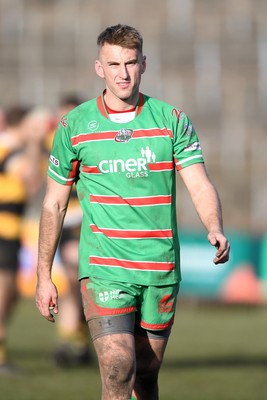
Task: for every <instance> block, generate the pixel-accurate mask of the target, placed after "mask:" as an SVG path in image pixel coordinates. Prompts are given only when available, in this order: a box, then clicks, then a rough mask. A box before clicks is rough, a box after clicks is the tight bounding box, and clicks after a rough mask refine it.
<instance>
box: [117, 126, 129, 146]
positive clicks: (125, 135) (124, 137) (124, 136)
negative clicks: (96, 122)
mask: <svg viewBox="0 0 267 400" xmlns="http://www.w3.org/2000/svg"><path fill="white" fill-rule="evenodd" d="M132 136H133V130H132V129H124V128H123V129H121V130H120V131H119V132H118V133H117V135H116V136H115V142H124V143H127V142H129V140H130V139H131V138H132Z"/></svg>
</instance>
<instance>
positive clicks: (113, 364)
mask: <svg viewBox="0 0 267 400" xmlns="http://www.w3.org/2000/svg"><path fill="white" fill-rule="evenodd" d="M102 371H103V375H104V380H105V381H106V384H107V385H111V386H116V385H118V386H119V387H120V386H121V385H128V384H129V383H131V382H132V381H133V380H134V376H135V362H134V359H133V357H132V354H131V352H130V351H127V349H123V350H120V351H119V352H116V353H113V354H110V355H108V356H107V357H105V361H104V362H103V363H102Z"/></svg>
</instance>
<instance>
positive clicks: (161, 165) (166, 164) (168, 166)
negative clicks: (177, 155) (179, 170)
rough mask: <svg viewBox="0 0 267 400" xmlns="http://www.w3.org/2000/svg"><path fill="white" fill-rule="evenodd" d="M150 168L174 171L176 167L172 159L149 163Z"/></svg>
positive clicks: (151, 169) (152, 169)
mask: <svg viewBox="0 0 267 400" xmlns="http://www.w3.org/2000/svg"><path fill="white" fill-rule="evenodd" d="M148 168H149V170H150V171H172V170H173V168H174V167H173V162H172V161H159V162H156V163H151V164H148Z"/></svg>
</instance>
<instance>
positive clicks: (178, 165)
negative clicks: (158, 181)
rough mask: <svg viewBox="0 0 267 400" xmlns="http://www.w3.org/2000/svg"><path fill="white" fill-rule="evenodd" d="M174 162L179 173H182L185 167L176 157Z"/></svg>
mask: <svg viewBox="0 0 267 400" xmlns="http://www.w3.org/2000/svg"><path fill="white" fill-rule="evenodd" d="M174 162H175V166H176V170H177V171H180V170H181V169H183V167H182V166H181V165H180V164H179V161H178V160H177V158H175V157H174Z"/></svg>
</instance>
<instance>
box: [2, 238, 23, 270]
mask: <svg viewBox="0 0 267 400" xmlns="http://www.w3.org/2000/svg"><path fill="white" fill-rule="evenodd" d="M20 248H21V243H20V240H6V239H2V238H0V269H2V270H10V271H14V272H15V271H17V270H18V267H19V251H20Z"/></svg>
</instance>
